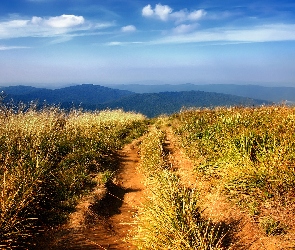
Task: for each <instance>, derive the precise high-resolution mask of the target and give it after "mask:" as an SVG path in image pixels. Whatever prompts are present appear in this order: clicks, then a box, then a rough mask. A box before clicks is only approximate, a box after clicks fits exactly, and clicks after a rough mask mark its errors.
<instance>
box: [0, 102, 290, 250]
mask: <svg viewBox="0 0 295 250" xmlns="http://www.w3.org/2000/svg"><path fill="white" fill-rule="evenodd" d="M0 111H1V112H0V153H1V154H0V167H1V168H0V190H1V191H0V192H1V193H0V248H6V249H9V248H14V247H24V246H25V245H24V244H27V243H28V242H29V241H30V239H31V238H32V237H33V236H34V235H35V234H36V233H38V232H39V231H40V230H42V229H43V228H44V227H48V226H54V225H59V224H62V223H64V222H65V221H66V220H67V218H68V215H69V214H70V213H71V212H73V211H74V208H75V205H76V203H77V201H78V200H79V199H80V198H81V197H82V195H84V194H86V193H87V192H89V191H90V190H91V189H92V188H93V186H94V185H95V184H96V181H97V180H96V179H95V178H94V177H95V176H96V175H97V174H98V173H100V175H102V176H104V174H105V177H106V178H108V176H110V175H112V172H113V171H115V170H116V166H117V165H118V164H116V162H115V161H116V152H117V150H118V149H120V148H122V146H123V145H124V144H126V143H129V142H131V141H132V140H133V139H135V138H138V137H139V136H142V135H143V134H144V136H143V137H142V140H141V147H140V154H141V164H140V167H141V171H142V172H143V173H144V175H145V178H146V181H145V185H146V187H147V189H148V190H149V191H148V197H147V202H146V204H144V206H143V207H142V208H139V213H138V230H137V234H136V237H135V239H134V241H135V242H136V245H137V246H138V248H139V249H226V248H225V247H224V246H225V245H224V242H223V240H224V238H225V233H226V232H224V231H223V229H222V228H221V224H216V223H213V222H212V221H210V220H209V219H208V218H206V217H205V216H204V215H203V211H202V210H201V208H200V198H201V197H200V195H201V191H200V190H198V189H197V188H195V187H187V186H185V185H183V183H182V182H181V180H180V176H179V175H178V174H177V173H176V172H175V171H174V170H173V166H172V164H171V162H169V159H168V158H167V154H168V153H169V152H167V150H166V151H165V140H166V139H167V137H166V130H165V127H166V128H167V126H169V127H171V128H172V131H173V133H174V136H175V138H176V139H177V140H178V143H179V145H180V146H181V147H182V149H183V150H184V151H185V152H186V154H187V156H188V157H189V158H190V159H191V160H192V161H193V163H194V172H195V173H196V176H197V177H196V182H200V181H206V183H209V185H211V186H212V187H218V188H219V189H220V190H221V191H222V195H224V196H225V197H227V199H228V200H229V201H230V202H234V203H235V204H237V205H238V206H239V208H240V209H241V210H243V211H246V212H247V213H248V214H249V215H250V216H252V218H253V220H254V221H255V222H256V223H257V224H259V225H260V228H261V231H263V232H264V234H265V235H266V237H268V236H274V235H282V234H285V233H287V232H288V231H289V230H290V229H292V227H293V230H294V223H293V222H294V214H292V213H291V212H290V211H294V209H295V202H294V197H295V165H294V161H295V108H292V107H285V106H272V107H260V108H216V109H200V110H198V109H194V110H186V111H182V112H180V113H178V114H175V115H172V116H169V117H165V118H163V117H158V118H154V119H153V120H148V119H146V117H144V116H143V115H141V114H135V113H126V112H123V111H122V110H114V111H108V110H106V111H101V112H83V111H81V110H72V111H69V112H66V111H64V110H61V109H59V108H56V107H44V108H43V109H42V110H38V111H37V110H36V109H35V108H34V107H29V108H26V109H25V111H24V109H22V108H19V109H9V108H8V109H6V108H5V107H2V109H1V110H0ZM148 123H149V124H153V125H151V126H149V131H148V132H146V131H147V124H148ZM287 208H288V209H287ZM292 209H293V210H292ZM286 211H289V213H286ZM292 223H293V224H292Z"/></svg>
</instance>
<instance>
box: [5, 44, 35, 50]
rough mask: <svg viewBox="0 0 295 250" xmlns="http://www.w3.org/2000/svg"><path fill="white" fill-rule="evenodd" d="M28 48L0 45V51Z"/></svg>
mask: <svg viewBox="0 0 295 250" xmlns="http://www.w3.org/2000/svg"><path fill="white" fill-rule="evenodd" d="M29 48H30V47H25V46H4V45H0V50H13V49H29Z"/></svg>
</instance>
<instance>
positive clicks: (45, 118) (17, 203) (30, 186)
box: [0, 107, 146, 249]
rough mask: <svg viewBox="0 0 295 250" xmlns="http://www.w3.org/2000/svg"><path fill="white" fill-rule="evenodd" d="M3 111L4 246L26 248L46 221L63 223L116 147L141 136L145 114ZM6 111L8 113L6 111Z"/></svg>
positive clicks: (0, 203) (0, 224)
mask: <svg viewBox="0 0 295 250" xmlns="http://www.w3.org/2000/svg"><path fill="white" fill-rule="evenodd" d="M2 111H3V112H2V113H0V152H1V154H0V164H1V169H0V190H1V194H0V195H1V196H0V245H1V246H0V248H5V249H6V248H7V249H8V248H13V247H21V246H22V244H23V243H25V242H27V241H28V239H30V238H31V237H32V236H33V235H34V234H36V232H38V231H39V230H41V229H42V228H43V226H52V225H57V224H60V223H63V222H64V221H65V220H66V219H67V216H68V214H69V213H70V212H72V211H73V209H74V207H75V204H76V201H77V200H78V199H79V197H80V196H81V195H82V194H84V193H85V192H87V190H90V189H91V188H92V187H93V185H94V184H95V181H94V179H93V176H94V175H95V174H97V173H101V172H102V173H104V172H105V173H106V174H109V173H110V172H111V171H114V170H115V169H112V168H113V167H114V165H112V161H114V159H115V153H116V151H117V150H118V149H119V148H121V147H122V145H124V144H125V143H127V142H130V141H131V140H133V139H134V138H136V137H138V136H140V135H141V134H142V133H143V132H144V130H145V129H146V126H145V117H144V116H142V115H140V114H134V113H124V112H123V111H121V110H116V111H102V112H92V113H89V112H82V111H79V110H73V111H71V112H65V111H63V110H60V109H59V108H54V107H48V108H44V109H43V110H41V111H36V110H35V109H34V108H29V109H28V110H26V111H25V112H24V111H21V110H17V111H15V110H13V109H10V110H9V109H8V110H7V109H6V110H2ZM4 111H5V112H4Z"/></svg>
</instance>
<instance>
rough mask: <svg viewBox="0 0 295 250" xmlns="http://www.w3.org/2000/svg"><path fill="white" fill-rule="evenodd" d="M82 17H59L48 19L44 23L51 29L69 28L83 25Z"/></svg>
mask: <svg viewBox="0 0 295 250" xmlns="http://www.w3.org/2000/svg"><path fill="white" fill-rule="evenodd" d="M84 21H85V20H84V17H82V16H75V15H65V14H64V15H61V16H56V17H50V18H49V19H47V20H45V23H46V24H47V25H49V26H50V27H53V28H69V27H73V26H77V25H80V24H83V23H84Z"/></svg>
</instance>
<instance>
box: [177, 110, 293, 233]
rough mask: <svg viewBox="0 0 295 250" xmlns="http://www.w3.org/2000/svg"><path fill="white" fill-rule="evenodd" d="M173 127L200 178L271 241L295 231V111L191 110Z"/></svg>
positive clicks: (179, 118) (181, 114) (178, 116)
mask: <svg viewBox="0 0 295 250" xmlns="http://www.w3.org/2000/svg"><path fill="white" fill-rule="evenodd" d="M171 122H172V124H173V129H174V132H175V134H176V135H177V136H178V137H179V141H180V143H181V145H182V147H183V148H184V149H185V150H186V152H187V154H188V156H189V157H190V158H191V159H192V160H193V161H194V164H195V171H196V172H197V173H198V174H199V176H200V178H202V179H206V180H207V181H209V182H211V185H212V186H219V187H221V189H222V190H223V191H224V193H225V194H226V195H227V197H228V198H229V199H230V200H232V201H234V202H235V203H237V204H238V205H239V206H240V207H242V208H244V209H246V210H247V211H248V212H249V213H250V215H251V216H253V218H254V219H255V220H256V221H257V222H259V223H260V225H261V228H262V229H263V230H264V231H265V233H266V234H267V235H279V234H282V233H284V232H285V231H286V230H287V229H288V227H291V226H292V225H291V224H290V223H293V222H294V217H292V216H291V217H290V214H288V215H287V214H286V213H284V211H286V208H288V207H290V208H294V197H295V196H294V195H295V165H294V160H295V108H290V107H284V106H281V107H279V106H275V107H261V108H218V109H214V110H209V109H204V110H191V111H184V112H182V113H179V114H177V115H175V116H174V117H173V118H172V119H171ZM293 226H294V225H293Z"/></svg>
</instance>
